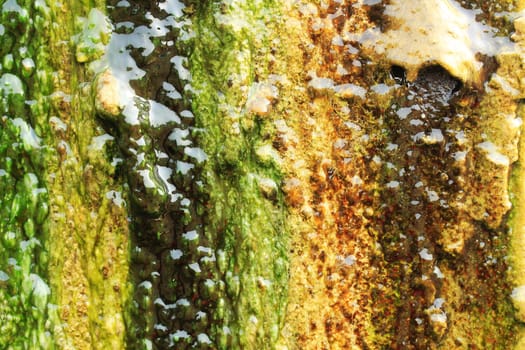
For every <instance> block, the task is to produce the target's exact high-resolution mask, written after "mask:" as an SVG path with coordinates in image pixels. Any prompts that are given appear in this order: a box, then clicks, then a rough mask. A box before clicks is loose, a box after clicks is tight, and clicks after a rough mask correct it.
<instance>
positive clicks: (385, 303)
mask: <svg viewBox="0 0 525 350" xmlns="http://www.w3.org/2000/svg"><path fill="white" fill-rule="evenodd" d="M323 4H324V6H323V5H321V6H314V5H312V4H302V5H298V6H296V7H294V8H291V9H290V12H289V13H288V14H287V15H288V20H287V27H286V28H285V29H284V30H285V31H286V32H287V33H288V34H289V35H287V36H285V37H284V38H283V39H282V40H283V41H285V40H288V42H286V41H285V42H283V47H286V48H287V49H286V51H284V52H282V53H281V54H282V55H283V58H282V59H280V60H278V62H286V63H282V64H281V65H279V64H277V65H276V67H275V70H276V73H278V74H286V76H287V79H288V80H289V81H290V82H291V84H290V85H289V86H286V85H284V84H283V86H281V87H280V91H281V96H280V102H279V103H278V104H277V106H276V109H277V110H278V112H279V113H278V114H280V116H281V117H282V119H278V120H276V121H275V125H276V130H277V137H276V139H275V141H274V146H275V147H276V148H277V149H278V150H279V151H280V153H281V156H282V158H283V164H284V167H285V171H286V174H287V179H286V180H285V181H284V183H283V190H284V192H285V194H286V196H287V200H288V204H289V206H290V208H291V209H290V221H289V228H290V231H291V232H292V247H291V270H290V278H291V281H290V286H289V289H290V291H289V294H290V301H289V306H288V314H287V320H286V325H285V329H284V334H285V336H288V337H291V338H293V339H295V341H294V342H295V343H294V344H295V345H293V346H292V348H297V349H379V348H389V349H436V348H441V347H450V348H463V347H469V348H483V347H486V346H489V347H490V346H494V344H498V346H500V345H501V344H505V346H511V344H513V343H514V342H515V333H514V332H515V330H516V329H517V328H516V327H517V324H516V323H515V322H513V321H512V316H510V315H511V314H512V312H513V311H512V306H511V305H510V302H509V298H508V296H509V295H510V292H511V287H510V285H509V284H508V282H506V280H505V278H504V276H505V271H506V270H507V268H508V266H507V264H506V262H505V254H506V250H505V247H506V245H507V242H508V237H507V235H506V228H505V225H504V221H502V220H503V219H504V216H505V214H506V213H507V212H508V210H509V206H508V197H507V190H506V189H507V187H508V176H509V168H508V167H504V166H501V165H498V164H494V163H493V162H492V163H491V162H490V161H489V160H487V157H486V154H485V153H484V151H483V149H482V147H483V146H481V147H476V145H477V144H479V143H481V142H483V141H484V139H483V137H485V136H483V135H484V134H483V130H486V129H487V128H492V127H490V126H489V125H491V124H490V122H488V121H486V120H487V119H489V118H487V119H484V117H483V115H485V114H490V112H487V111H490V110H491V108H492V107H491V106H492V105H493V104H494V103H495V102H494V101H495V100H497V98H495V97H492V96H491V95H488V97H485V96H486V95H485V92H484V91H480V90H479V89H476V88H475V87H471V86H469V85H468V84H462V83H461V82H460V81H459V80H457V79H456V78H454V77H452V76H450V74H449V73H448V72H446V71H445V70H444V69H443V68H441V67H439V66H432V65H431V64H429V66H426V67H422V69H420V71H419V74H418V76H417V79H415V80H414V81H411V82H406V81H405V79H406V77H404V76H403V74H404V73H403V69H402V68H400V67H397V66H392V65H391V64H389V63H388V62H387V61H386V60H381V58H380V57H373V59H372V58H371V57H368V56H366V55H365V54H363V53H362V52H360V50H359V43H358V42H352V41H351V40H347V39H345V40H343V39H342V38H343V37H344V33H347V32H351V33H354V34H356V35H357V34H359V33H362V32H363V31H365V30H366V29H367V28H370V27H372V26H376V25H379V22H380V21H381V18H382V13H381V11H382V8H381V5H378V6H353V5H352V4H348V3H347V4H346V5H345V6H342V5H341V4H340V3H339V2H335V1H333V2H324V3H323ZM397 70H400V72H399V71H397ZM321 77H322V79H326V80H321V79H317V78H321ZM316 79H317V80H316ZM292 84H293V85H292ZM343 84H353V85H352V87H351V88H350V89H354V90H346V91H350V93H346V92H342V91H341V90H339V91H338V89H337V88H334V86H341V85H343ZM378 84H382V85H378ZM375 85H377V87H378V92H377V93H371V92H370V91H368V92H367V93H366V96H359V90H358V89H357V90H356V88H355V86H361V87H365V88H370V87H372V86H375ZM394 85H395V88H391V89H390V90H388V91H387V92H381V91H380V89H382V88H383V89H387V88H388V86H390V87H392V86H394ZM297 86H304V87H305V88H304V89H302V90H300V89H298V88H296V87H297ZM334 91H335V93H334ZM352 92H353V94H354V96H352ZM506 102H507V103H505V104H504V105H505V106H509V107H508V108H507V107H504V108H507V109H508V110H509V113H512V112H513V110H515V108H516V105H515V103H513V102H510V101H506ZM398 112H399V113H400V115H401V116H404V118H401V117H399V115H398ZM405 112H406V113H408V112H409V113H410V115H409V117H407V116H406V115H404V114H403V113H405ZM480 114H481V115H482V116H480ZM505 132H506V131H501V134H504V133H505ZM501 134H500V135H499V137H501ZM465 135H466V136H465ZM464 136H465V138H466V139H468V141H465V140H463V139H462V137H464ZM508 137H509V143H511V144H512V143H513V142H514V141H513V140H515V137H516V136H515V134H513V133H512V132H510V133H509V134H508ZM463 154H465V157H464V158H463V157H462V155H463ZM487 172H490V173H492V174H493V176H486V174H487ZM508 317H509V318H508ZM491 324H492V325H493V324H498V326H497V327H496V328H491V327H492V326H490V325H491ZM496 329H497V330H496ZM491 344H492V345H491Z"/></svg>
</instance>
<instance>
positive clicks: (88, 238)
mask: <svg viewBox="0 0 525 350" xmlns="http://www.w3.org/2000/svg"><path fill="white" fill-rule="evenodd" d="M69 5H70V4H65V5H61V6H57V5H48V4H46V3H45V2H43V1H36V2H32V1H18V2H16V1H11V0H10V1H6V2H4V3H3V5H2V35H1V37H0V40H1V42H2V57H3V60H2V63H3V65H2V71H1V72H2V77H1V78H0V80H1V85H2V86H1V88H0V90H1V91H2V96H3V97H2V114H3V117H2V124H3V125H2V138H1V143H2V145H4V146H3V152H2V158H1V159H2V160H1V162H2V164H3V165H5V166H4V168H5V169H4V170H3V171H4V172H5V181H3V182H2V186H3V189H2V194H3V197H2V202H3V203H4V205H8V203H10V204H9V205H10V207H11V208H12V209H11V210H10V211H6V212H3V213H5V215H7V217H6V219H5V220H4V221H3V222H4V225H5V227H2V236H3V237H5V242H3V244H5V246H4V245H3V246H2V249H1V250H0V251H1V254H2V261H3V262H2V264H4V261H5V263H6V264H8V265H7V266H6V267H5V268H4V267H3V266H2V268H0V269H1V270H2V271H3V270H6V271H8V272H9V273H10V272H11V271H13V275H12V276H11V275H9V274H7V277H8V279H7V280H6V281H3V282H2V283H4V285H5V286H7V288H5V289H4V288H2V289H1V293H2V299H3V300H7V301H9V302H8V303H7V304H6V305H12V307H11V308H8V309H5V308H3V311H2V317H3V321H5V322H2V327H3V329H2V332H1V333H2V334H1V335H0V347H2V348H9V349H11V348H12V349H19V348H20V349H22V348H24V349H27V348H39V349H54V348H72V347H75V348H79V349H85V348H97V347H98V346H100V347H101V348H122V339H123V336H124V331H123V327H122V322H120V324H119V321H118V318H119V315H120V314H121V308H122V305H123V304H124V303H125V301H123V300H125V299H126V295H127V286H126V283H127V282H126V281H127V280H126V279H127V269H126V266H127V261H126V258H125V256H126V252H127V245H126V244H127V243H126V242H127V239H126V235H125V234H126V219H125V214H124V212H123V211H122V210H118V209H117V210H115V209H114V208H113V207H112V206H113V205H112V202H111V199H109V198H104V196H103V195H104V193H106V192H108V191H109V190H110V189H113V190H118V188H119V185H115V183H114V181H113V180H112V173H113V172H114V167H111V166H110V165H109V164H110V162H111V160H110V159H108V154H107V153H106V152H105V150H100V151H96V150H91V149H89V147H88V146H89V144H90V143H91V141H92V138H93V136H95V135H96V133H100V132H101V131H102V130H101V129H100V128H98V127H97V125H96V123H95V118H94V114H93V112H92V111H91V109H92V107H91V106H92V101H91V100H90V98H89V94H88V95H86V92H85V91H83V90H82V89H77V87H76V86H77V84H78V83H79V80H80V81H82V80H84V79H86V78H87V77H86V75H85V68H84V67H82V66H80V65H78V64H75V63H74V62H73V61H72V60H71V59H70V53H69V52H70V47H69V45H68V42H69V39H70V38H71V37H72V36H73V34H74V21H75V15H77V14H82V13H83V12H84V11H89V9H90V6H92V5H95V4H94V3H93V2H86V3H82V2H76V3H75V4H72V5H71V6H69ZM82 95H84V97H83V98H82V97H81V96H82ZM78 160H81V161H78ZM79 174H81V176H79ZM95 193H96V195H95ZM101 197H102V198H101ZM93 215H97V218H98V219H99V220H97V221H94V220H92V219H93V218H94V216H93ZM89 221H91V222H92V223H91V224H89V223H88V224H87V225H86V222H89ZM109 233H111V240H108V237H107V235H108V234H109ZM115 247H116V248H115ZM117 249H119V250H118V251H117ZM4 258H5V259H4ZM108 261H109V262H111V263H110V267H109V273H108V268H107V267H106V266H107V265H108ZM113 269H114V270H115V271H116V272H113ZM102 276H103V278H102ZM115 296H116V297H115ZM88 299H89V300H88ZM89 304H90V305H89ZM2 305H4V303H2ZM88 305H89V306H88ZM75 308H76V309H77V310H76V312H75V311H74V310H75ZM83 308H84V309H85V311H86V313H83V312H84V311H82V310H81V309H83ZM119 308H120V309H119ZM106 312H107V313H106ZM73 314H75V315H73ZM79 315H80V317H78V316H79ZM91 338H93V339H97V341H96V344H97V345H95V346H94V347H92V346H91V345H90V344H91ZM119 339H120V340H119Z"/></svg>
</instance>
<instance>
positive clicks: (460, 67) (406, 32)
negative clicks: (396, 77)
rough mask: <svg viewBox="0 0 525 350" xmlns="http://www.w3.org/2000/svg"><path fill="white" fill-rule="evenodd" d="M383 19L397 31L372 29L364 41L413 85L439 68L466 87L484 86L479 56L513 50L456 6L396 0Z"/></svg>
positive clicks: (438, 0) (442, 0) (449, 1)
mask: <svg viewBox="0 0 525 350" xmlns="http://www.w3.org/2000/svg"><path fill="white" fill-rule="evenodd" d="M384 14H385V15H386V16H388V17H389V19H390V21H391V28H392V29H389V30H387V31H386V32H384V33H382V32H381V31H380V29H379V28H373V29H369V30H367V31H365V32H364V33H363V35H362V37H361V40H360V41H361V43H362V45H363V47H364V48H367V49H371V50H373V51H375V52H376V53H378V54H384V55H386V57H387V58H388V59H389V60H390V61H391V62H392V63H393V64H397V65H400V66H403V67H405V68H406V69H407V77H408V79H409V80H414V79H415V78H416V76H417V72H418V70H419V68H420V67H421V66H424V65H428V64H440V65H441V66H443V67H444V68H445V69H447V70H448V71H449V72H450V73H451V74H452V75H453V76H455V77H457V78H459V79H461V80H462V81H463V82H470V83H474V84H477V85H480V84H481V83H482V80H483V79H482V67H483V64H482V62H480V61H479V60H478V59H477V58H476V54H477V53H481V54H485V55H489V56H494V55H495V54H496V53H498V52H500V51H501V50H502V49H503V47H511V46H512V43H511V42H510V40H508V38H505V37H496V35H495V32H496V31H495V29H494V28H491V27H489V26H487V25H483V24H482V23H480V22H478V21H476V19H475V16H476V14H477V11H475V10H466V9H464V8H462V7H461V6H460V5H459V4H458V3H457V2H456V1H453V0H425V1H421V0H392V1H391V2H390V4H389V5H387V6H386V8H385V12H384ZM348 35H349V36H351V35H352V34H348Z"/></svg>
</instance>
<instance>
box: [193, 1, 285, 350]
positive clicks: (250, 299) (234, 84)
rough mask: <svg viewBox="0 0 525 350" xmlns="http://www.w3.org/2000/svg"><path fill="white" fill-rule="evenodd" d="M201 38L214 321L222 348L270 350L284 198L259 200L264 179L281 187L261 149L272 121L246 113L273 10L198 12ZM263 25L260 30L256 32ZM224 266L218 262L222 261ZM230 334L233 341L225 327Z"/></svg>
mask: <svg viewBox="0 0 525 350" xmlns="http://www.w3.org/2000/svg"><path fill="white" fill-rule="evenodd" d="M196 6H197V8H196V12H197V15H196V18H195V20H194V21H195V26H196V34H197V38H198V40H196V41H195V47H194V50H193V52H192V55H191V57H190V70H191V72H192V77H193V80H192V86H193V88H194V89H195V91H197V93H196V94H195V96H193V111H194V114H195V118H196V126H197V127H199V129H200V130H202V131H197V132H196V133H195V137H196V139H197V144H198V145H199V146H200V147H201V148H202V149H203V150H204V152H205V153H206V154H207V155H208V160H207V161H206V163H205V164H204V169H203V180H204V189H205V191H206V192H207V193H208V194H209V199H208V201H207V203H206V207H207V209H206V214H205V215H206V216H207V218H208V219H207V220H208V223H207V224H206V226H205V232H206V234H207V235H209V236H211V237H213V240H214V242H216V243H215V244H216V246H217V248H218V249H219V251H220V254H221V257H220V258H219V261H220V263H219V265H218V267H219V271H220V274H221V276H223V277H222V278H224V279H225V283H226V295H223V296H222V298H221V303H224V312H223V313H221V314H217V315H216V316H215V318H216V320H215V324H216V326H215V334H216V336H215V337H216V344H217V346H218V347H219V348H223V349H226V348H235V349H237V348H255V347H257V348H274V347H275V346H276V342H277V340H278V338H279V335H280V334H279V333H280V328H281V327H282V322H283V317H284V311H285V305H286V297H287V292H286V290H287V279H288V277H287V271H288V259H287V241H288V237H287V235H288V233H287V232H286V231H285V229H284V220H285V211H284V208H283V198H282V195H281V194H280V193H279V192H277V193H276V194H275V197H274V198H271V196H270V198H268V197H267V196H265V193H268V192H265V191H264V190H262V186H261V182H262V181H261V179H268V180H269V181H271V182H272V183H274V184H280V183H281V181H282V180H281V176H282V175H281V174H280V172H279V170H278V168H277V166H276V164H275V163H271V162H270V163H268V162H261V161H260V160H259V159H260V157H258V155H257V153H258V148H257V145H258V144H260V143H263V142H264V141H265V140H268V139H271V134H269V133H268V132H269V131H270V132H271V130H272V129H271V128H269V123H270V121H271V117H266V116H261V117H260V116H258V115H256V114H255V113H253V112H250V111H249V110H247V109H246V108H245V103H246V101H247V98H248V96H247V94H246V93H247V92H248V91H247V89H248V88H249V87H250V86H252V84H253V83H257V82H263V83H264V82H265V79H267V74H268V73H267V72H268V71H267V65H268V59H269V57H270V54H269V52H268V51H266V50H269V47H270V45H269V43H270V42H271V40H272V39H274V38H273V37H272V34H271V33H272V31H271V28H272V27H271V24H270V23H269V22H268V21H267V19H269V18H271V19H272V23H275V21H276V18H278V16H279V13H278V11H279V10H278V5H277V4H276V3H274V2H272V1H257V2H255V3H254V4H250V5H247V4H246V5H242V4H238V3H235V2H231V3H221V2H210V3H208V4H206V5H204V4H199V5H196ZM266 26H268V27H267V29H266V30H265V32H262V31H261V29H262V28H264V27H266ZM221 261H222V262H221ZM224 326H227V327H229V329H230V332H231V334H230V335H228V334H225V333H224V331H223V330H222V328H223V327H224Z"/></svg>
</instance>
